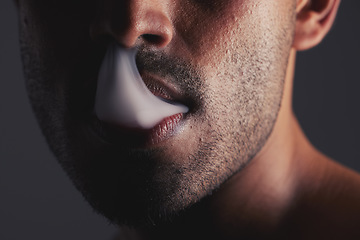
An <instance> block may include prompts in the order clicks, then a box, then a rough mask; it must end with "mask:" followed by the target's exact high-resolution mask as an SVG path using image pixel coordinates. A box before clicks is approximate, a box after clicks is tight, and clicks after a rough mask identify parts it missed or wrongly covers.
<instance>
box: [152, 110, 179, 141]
mask: <svg viewBox="0 0 360 240" xmlns="http://www.w3.org/2000/svg"><path fill="white" fill-rule="evenodd" d="M182 119H183V114H182V113H178V114H175V115H172V116H170V117H167V118H164V119H163V120H162V121H161V122H160V123H159V124H158V125H156V126H155V127H154V128H152V129H151V130H150V134H149V140H150V141H149V143H150V144H151V145H155V144H158V143H160V142H162V141H164V140H166V139H168V138H169V137H171V136H173V135H174V134H176V132H177V130H178V126H179V125H180V122H181V120H182Z"/></svg>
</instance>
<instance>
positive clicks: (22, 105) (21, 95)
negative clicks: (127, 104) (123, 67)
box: [0, 0, 360, 240]
mask: <svg viewBox="0 0 360 240" xmlns="http://www.w3.org/2000/svg"><path fill="white" fill-rule="evenodd" d="M359 12H360V1H355V0H344V1H342V6H341V8H340V12H339V15H338V19H337V21H336V24H335V26H334V28H333V29H332V31H331V32H330V34H329V36H328V37H327V38H326V39H325V41H324V42H323V43H322V44H321V45H320V46H318V47H316V48H315V49H312V50H310V51H307V52H303V53H300V54H299V55H298V61H297V69H296V78H295V92H294V107H295V112H296V115H297V116H298V118H299V120H300V123H301V125H302V126H303V128H304V130H305V132H306V134H307V135H308V137H309V138H310V140H311V141H312V142H313V144H314V145H315V146H316V147H318V148H319V149H320V150H322V151H323V152H325V153H326V154H327V155H329V156H330V157H332V158H334V159H336V160H338V161H339V162H341V163H343V164H344V165H346V166H348V167H351V168H353V169H355V170H357V171H360V146H359V144H360V140H359V136H360V124H359V122H360V113H359V103H360V94H359V88H360V78H359V76H358V71H359V69H360V66H359V65H360V60H359V55H360V47H359V45H360V32H359V26H358V24H359V23H360V20H359V19H360V17H359ZM0 33H1V35H0V78H1V80H0V239H1V240H20V239H31V240H32V239H36V240H45V239H51V240H60V239H61V240H64V239H66V240H75V239H78V240H85V239H86V240H100V239H105V240H106V239H110V238H111V236H112V235H113V233H114V232H115V228H114V227H111V226H108V224H107V221H106V220H105V219H104V218H103V217H101V216H98V215H96V214H95V213H93V211H92V210H91V208H90V207H89V206H88V205H87V203H85V202H84V200H83V199H82V197H81V196H80V194H79V193H78V192H77V191H76V190H75V189H74V187H73V186H72V184H71V183H70V181H69V180H68V179H67V177H66V176H65V174H64V173H63V172H62V170H61V168H60V166H59V165H58V164H57V162H56V161H55V159H54V157H53V156H52V154H51V153H50V152H49V150H48V148H47V146H46V143H45V141H44V139H43V137H42V136H41V134H40V131H39V128H38V126H37V123H36V121H35V119H34V116H33V114H32V112H31V110H30V106H29V103H28V100H27V96H26V93H25V87H24V83H23V75H22V72H21V64H20V56H19V48H18V30H17V17H16V11H15V8H14V6H13V4H12V2H11V1H10V0H1V2H0Z"/></svg>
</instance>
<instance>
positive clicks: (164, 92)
mask: <svg viewBox="0 0 360 240" xmlns="http://www.w3.org/2000/svg"><path fill="white" fill-rule="evenodd" d="M141 77H142V79H143V81H144V83H145V85H146V86H147V88H148V89H149V91H150V92H151V93H152V94H154V95H155V96H157V97H160V98H163V99H164V100H166V101H169V102H175V103H181V104H184V105H187V104H186V102H187V99H186V98H185V97H184V96H183V95H182V92H181V90H180V89H179V88H178V87H177V86H175V85H173V84H170V83H169V81H167V80H166V79H164V78H162V77H158V76H157V75H156V74H152V73H150V72H147V71H144V72H141Z"/></svg>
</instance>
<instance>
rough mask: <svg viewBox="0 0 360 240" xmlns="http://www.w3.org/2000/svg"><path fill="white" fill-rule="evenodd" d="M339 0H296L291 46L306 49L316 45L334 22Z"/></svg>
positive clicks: (299, 49)
mask: <svg viewBox="0 0 360 240" xmlns="http://www.w3.org/2000/svg"><path fill="white" fill-rule="evenodd" d="M339 5H340V0H297V8H296V13H297V17H296V30H295V37H294V43H293V47H294V48H295V49H296V50H298V51H301V50H307V49H309V48H312V47H314V46H316V45H318V44H319V43H320V42H321V41H322V40H323V39H324V37H325V36H326V34H327V33H328V32H329V30H330V29H331V26H332V25H333V23H334V20H335V16H336V13H337V11H338V8H339Z"/></svg>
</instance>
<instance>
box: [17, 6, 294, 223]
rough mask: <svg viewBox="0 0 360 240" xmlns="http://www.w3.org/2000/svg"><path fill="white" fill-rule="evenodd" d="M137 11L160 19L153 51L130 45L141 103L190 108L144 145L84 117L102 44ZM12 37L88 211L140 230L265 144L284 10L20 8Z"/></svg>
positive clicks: (278, 83)
mask: <svg viewBox="0 0 360 240" xmlns="http://www.w3.org/2000/svg"><path fill="white" fill-rule="evenodd" d="M140 8H141V11H139V14H133V13H131V11H136V9H140ZM149 9H150V10H149ZM147 11H149V12H152V14H158V15H160V16H161V17H162V18H165V19H166V21H167V22H168V23H169V24H170V25H169V26H171V36H170V41H168V42H167V43H166V45H165V46H161V47H159V46H158V45H157V44H156V38H151V37H149V36H148V35H144V36H139V39H138V41H137V43H136V45H137V47H138V48H139V52H138V55H137V62H138V65H139V70H140V72H141V74H142V76H143V77H144V81H145V83H146V84H147V85H149V86H155V87H153V89H152V91H154V92H156V91H160V92H161V91H163V89H166V87H165V85H170V86H171V87H172V88H174V89H175V90H176V94H177V95H178V96H179V98H181V99H182V100H183V102H185V103H186V104H187V105H188V106H189V108H190V110H189V112H188V113H187V114H185V115H184V116H183V118H182V120H181V121H180V123H179V124H177V125H176V126H175V127H174V129H173V130H172V131H171V132H170V133H169V132H167V133H166V134H160V135H161V137H158V138H156V141H152V140H151V139H150V140H149V139H147V137H148V136H147V134H146V133H138V132H136V133H135V132H133V131H126V133H124V132H123V131H118V129H116V127H111V128H108V126H105V125H104V123H101V122H100V121H99V120H98V119H97V118H96V117H95V116H94V101H95V100H94V99H95V93H96V82H97V74H98V69H99V67H100V65H101V61H102V58H103V56H104V54H105V50H106V46H107V44H108V43H109V42H111V41H114V39H115V37H117V36H119V38H118V39H121V37H123V36H122V34H126V33H124V32H125V31H123V29H126V28H127V24H129V23H130V20H129V19H130V18H129V16H130V14H132V15H131V16H132V18H131V19H133V17H134V16H135V17H139V16H147ZM147 21H149V22H151V20H147ZM20 25H21V49H22V57H23V62H24V67H25V73H26V78H27V88H28V92H29V96H30V99H31V102H32V104H33V108H34V111H35V113H36V116H37V118H38V120H39V123H40V125H41V128H42V130H43V132H44V134H45V136H46V138H47V141H48V142H49V145H50V147H51V149H52V150H53V152H54V153H55V155H56V156H57V158H58V160H59V161H60V163H61V165H62V166H63V167H64V169H65V170H66V171H67V173H68V175H69V176H70V178H71V179H72V180H73V182H74V183H75V185H76V186H77V188H78V189H79V190H80V191H81V192H82V193H83V194H84V196H85V197H86V199H87V200H88V201H89V202H90V204H91V205H92V206H93V207H94V208H95V209H96V210H98V211H99V212H101V213H102V214H104V215H105V216H106V217H108V218H109V219H110V220H112V221H114V222H117V223H129V224H142V223H146V222H148V221H157V220H160V219H161V218H166V217H167V216H168V215H172V214H174V213H177V212H178V211H180V210H182V209H184V208H187V207H189V206H191V205H192V204H194V203H196V202H197V201H199V199H201V198H203V197H204V196H206V195H208V194H210V193H211V192H212V191H213V190H215V189H216V188H217V187H219V186H220V185H221V184H222V183H224V181H226V180H227V179H228V178H229V177H231V176H232V175H233V174H235V173H236V172H237V171H239V170H240V169H241V168H242V167H243V166H244V165H245V164H247V163H248V162H249V161H250V160H251V159H252V158H253V157H254V156H255V155H256V154H257V153H258V152H259V151H260V149H261V148H262V146H263V145H264V144H265V142H266V140H267V138H268V136H269V135H270V133H271V131H272V128H273V126H274V123H275V121H276V118H277V114H278V110H279V107H280V102H281V96H282V91H283V82H284V78H285V72H286V67H287V60H288V56H289V52H290V49H291V44H292V39H293V32H294V25H295V1H294V0H284V1H278V0H226V1H225V0H207V1H203V0H169V1H167V0H161V1H160V0H159V1H156V0H154V1H151V0H149V1H131V0H129V1H127V0H126V1H125V0H124V1H112V0H98V1H96V0H91V1H89V0H87V1H85V0H75V1H74V0H52V1H49V0H36V1H35V0H23V1H20ZM145 25H146V24H145ZM94 29H95V30H94ZM99 29H100V30H99ZM106 29H111V31H106ZM90 33H92V34H90ZM114 33H118V35H116V34H114ZM144 34H146V33H144ZM108 39H112V40H108ZM120 44H121V43H120ZM157 79H161V80H160V81H158V80H157ZM150 89H151V87H150ZM144 139H145V140H144ZM140 142H141V144H140ZM144 142H145V143H146V144H145V145H143V143H144Z"/></svg>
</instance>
